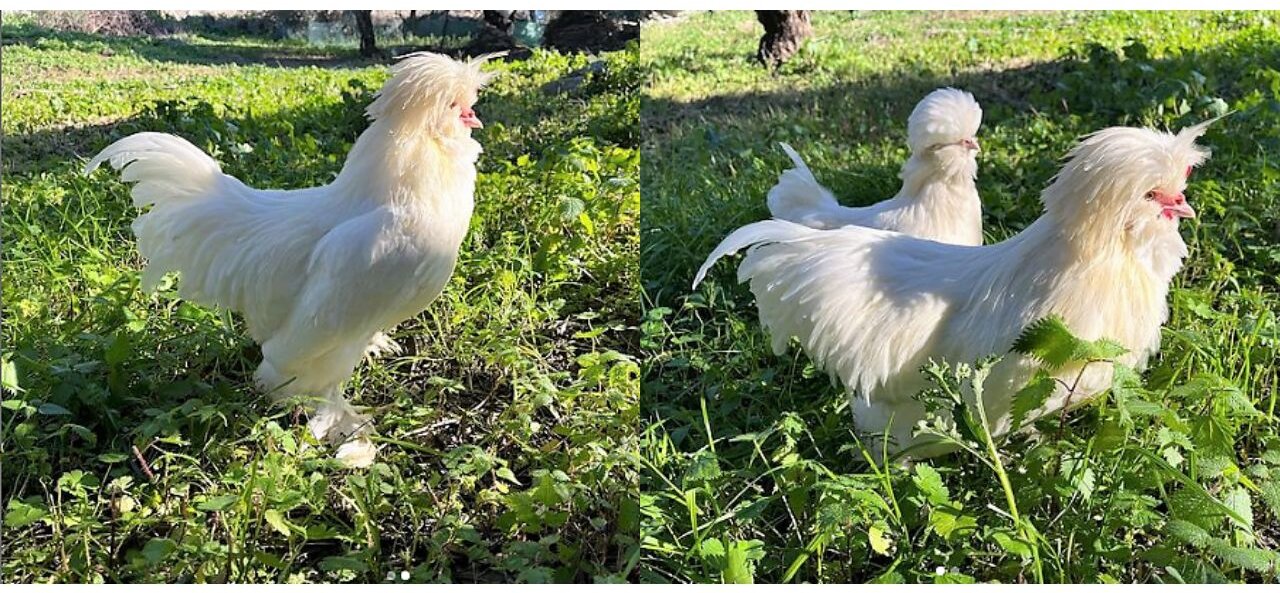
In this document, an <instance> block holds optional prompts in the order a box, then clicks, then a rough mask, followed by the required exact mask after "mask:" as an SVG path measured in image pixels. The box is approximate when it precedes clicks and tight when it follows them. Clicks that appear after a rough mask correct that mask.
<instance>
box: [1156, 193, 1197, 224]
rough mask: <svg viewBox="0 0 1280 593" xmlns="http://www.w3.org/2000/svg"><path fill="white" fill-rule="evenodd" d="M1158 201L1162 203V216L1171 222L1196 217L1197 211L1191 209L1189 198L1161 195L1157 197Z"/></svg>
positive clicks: (1176, 195)
mask: <svg viewBox="0 0 1280 593" xmlns="http://www.w3.org/2000/svg"><path fill="white" fill-rule="evenodd" d="M1156 200H1157V201H1158V202H1160V216H1163V217H1165V218H1167V219H1169V220H1174V219H1177V218H1195V217H1196V211H1195V210H1194V209H1192V208H1191V204H1188V203H1187V197H1186V196H1184V195H1182V194H1175V195H1172V196H1170V195H1167V194H1161V195H1158V196H1157V197H1156Z"/></svg>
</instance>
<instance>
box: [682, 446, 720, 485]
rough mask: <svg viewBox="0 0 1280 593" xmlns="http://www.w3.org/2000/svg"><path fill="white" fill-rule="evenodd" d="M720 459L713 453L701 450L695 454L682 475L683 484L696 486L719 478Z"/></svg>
mask: <svg viewBox="0 0 1280 593" xmlns="http://www.w3.org/2000/svg"><path fill="white" fill-rule="evenodd" d="M720 474H721V470H720V459H719V458H718V457H716V454H715V453H712V452H711V451H707V450H703V451H700V452H698V453H696V454H695V455H694V456H693V459H691V460H690V461H689V467H688V468H687V469H686V470H685V473H684V483H685V484H697V483H702V482H707V481H710V480H714V479H716V478H718V477H720Z"/></svg>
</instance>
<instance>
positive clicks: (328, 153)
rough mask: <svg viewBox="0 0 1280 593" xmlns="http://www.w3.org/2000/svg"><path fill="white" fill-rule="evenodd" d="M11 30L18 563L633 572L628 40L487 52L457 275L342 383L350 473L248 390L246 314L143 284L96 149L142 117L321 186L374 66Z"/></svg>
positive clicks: (6, 481) (632, 68) (263, 578)
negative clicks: (384, 351)
mask: <svg viewBox="0 0 1280 593" xmlns="http://www.w3.org/2000/svg"><path fill="white" fill-rule="evenodd" d="M3 37H4V50H3V51H4V60H3V71H2V74H3V81H4V86H3V97H2V98H3V133H4V140H3V156H4V172H3V238H4V240H3V258H4V283H3V301H4V308H3V318H4V326H3V370H4V373H3V379H4V401H3V411H2V412H3V415H4V422H3V428H2V429H0V435H2V437H3V438H2V441H0V443H2V450H3V458H2V460H0V467H2V468H3V479H2V481H0V489H2V490H3V494H2V498H3V504H2V506H3V513H4V518H3V524H4V528H3V529H4V533H3V538H0V539H2V540H3V543H2V544H0V545H2V549H0V558H2V559H3V560H2V563H3V577H2V580H4V581H5V582H93V581H108V582H112V581H125V582H133V581H148V582H153V581H154V582H221V581H233V582H314V581H323V582H334V581H374V582H378V581H384V580H396V581H401V580H409V581H414V582H422V581H542V582H546V581H593V580H601V581H617V580H626V579H629V578H633V577H634V574H635V572H634V571H635V566H636V563H637V562H638V560H639V556H640V550H639V543H638V539H637V536H636V534H637V533H638V512H639V509H638V505H637V502H636V497H635V489H636V483H637V475H638V469H637V467H636V466H635V458H634V455H633V454H631V453H629V452H631V451H634V450H635V448H636V443H637V441H638V435H637V426H638V411H639V408H638V400H639V382H638V373H639V367H638V356H637V354H638V349H639V333H638V326H639V322H640V317H639V302H640V298H639V294H638V278H637V274H638V270H637V266H636V261H637V258H638V252H639V239H638V217H639V213H640V194H639V172H640V171H639V167H640V160H639V137H638V133H637V124H636V122H637V117H638V110H639V104H640V101H639V97H638V85H639V84H640V83H641V82H642V80H643V77H642V76H641V75H640V71H639V70H638V49H637V48H636V46H635V45H632V46H631V48H630V49H629V50H627V51H622V52H616V53H612V54H607V55H605V56H604V59H605V60H606V62H607V67H606V69H605V70H604V71H603V73H601V74H593V75H590V76H588V77H587V79H586V80H585V81H584V82H583V83H582V84H580V85H578V86H577V87H576V88H572V89H570V90H566V91H564V92H560V93H551V92H548V91H545V90H543V86H544V85H546V84H547V83H550V82H552V81H555V80H558V79H560V78H561V77H563V76H565V75H567V74H569V73H572V72H574V71H576V70H578V69H580V68H583V67H584V66H586V65H587V63H588V61H589V59H588V58H587V57H585V56H581V55H575V56H569V55H560V54H557V53H554V52H546V51H535V52H534V53H533V55H532V56H531V57H529V58H528V59H524V60H519V61H513V62H508V63H501V62H499V63H495V65H494V66H493V67H494V68H496V69H498V70H500V71H501V72H502V76H500V77H499V78H498V79H497V80H496V81H495V82H494V83H493V85H492V86H491V87H490V89H489V90H488V91H486V92H485V93H483V94H482V98H481V101H480V103H479V104H478V105H477V107H476V109H477V111H478V113H480V114H481V116H482V117H483V118H484V121H485V122H486V124H487V125H486V127H485V128H484V129H483V130H479V131H478V132H477V136H476V137H477V139H478V140H479V141H480V143H481V144H482V145H484V148H485V153H484V154H483V155H482V156H481V158H480V161H479V163H478V167H479V170H480V173H479V179H478V181H477V185H476V186H477V195H476V212H475V216H474V218H473V220H472V224H471V229H470V232H469V234H468V236H467V239H466V241H465V243H464V244H463V247H462V253H461V256H460V260H459V262H458V266H457V271H456V272H455V274H454V276H453V278H452V279H451V281H450V282H449V284H448V286H447V288H446V289H445V292H444V294H443V295H442V296H441V298H440V299H439V300H437V301H436V302H435V303H434V304H432V305H431V307H430V308H428V309H427V310H426V311H425V312H424V313H422V314H421V315H419V316H418V317H417V318H415V319H413V320H410V321H409V322H406V323H404V324H402V325H401V326H400V327H399V328H398V329H397V330H396V331H395V332H394V334H393V337H394V338H395V339H396V341H398V342H399V343H400V344H401V345H402V346H404V348H405V353H404V354H403V355H399V356H396V357H393V358H389V359H382V360H379V361H377V362H375V363H372V364H365V365H362V366H361V367H360V369H359V370H358V371H357V374H356V377H355V378H354V379H353V380H352V382H351V384H350V385H349V387H348V394H349V397H353V400H354V403H355V404H356V405H360V406H366V407H368V408H370V409H371V410H372V414H373V416H374V418H376V429H377V431H378V433H379V435H380V436H379V438H378V442H379V444H380V445H381V447H382V451H381V453H380V456H379V459H378V463H376V464H375V465H374V466H373V467H371V468H369V469H368V470H363V471H352V470H348V469H344V468H342V467H341V466H340V465H339V464H338V463H337V462H335V461H334V460H333V459H332V451H331V450H330V449H329V448H328V447H326V446H322V445H316V444H315V443H314V441H313V439H311V438H310V436H309V433H308V432H307V430H306V427H305V418H299V416H298V415H297V414H296V413H295V411H294V410H291V409H284V408H279V407H272V406H271V405H269V404H268V403H267V402H266V401H265V399H264V398H263V397H262V396H261V395H260V394H258V393H256V392H255V391H254V389H253V388H252V371H253V369H254V367H255V366H256V363H257V361H258V360H259V358H260V354H259V351H258V349H257V347H256V346H255V345H254V344H253V343H252V342H251V341H250V340H249V339H248V337H247V336H246V335H245V334H244V332H243V331H242V327H241V324H240V322H239V320H238V319H237V318H236V317H235V316H234V315H231V314H229V313H227V312H225V311H219V310H215V309H210V308H204V307H200V306H196V305H194V304H191V303H187V302H183V301H181V300H179V299H178V298H177V297H176V294H177V291H176V283H175V282H174V281H169V282H166V283H165V284H164V285H163V286H162V288H161V290H160V291H159V293H158V294H157V295H154V296H148V295H144V294H142V293H141V291H140V289H139V286H138V282H139V271H140V269H141V267H142V264H143V262H141V261H140V260H139V257H138V255H137V252H136V249H135V248H134V244H133V236H132V233H131V232H130V230H129V226H128V225H129V222H130V220H131V219H132V217H133V216H134V215H135V214H136V212H135V211H133V209H132V208H131V207H130V205H129V198H128V188H127V186H126V185H125V184H123V183H122V182H121V181H120V180H119V176H118V175H113V174H107V173H102V172H100V173H97V174H94V175H92V176H89V177H84V176H82V175H81V174H80V171H81V169H82V167H83V166H84V163H85V161H86V159H87V158H88V157H90V156H92V155H93V154H94V153H96V152H97V151H98V150H100V149H101V148H103V147H104V146H106V145H107V144H108V143H110V142H111V141H113V140H115V139H118V138H121V137H123V136H125V135H127V134H130V133H134V132H139V131H144V130H150V131H161V132H170V133H175V134H178V135H181V136H183V137H185V138H187V139H189V140H191V141H192V142H193V143H195V144H196V145H197V146H199V147H201V148H202V149H204V150H206V151H208V152H209V153H210V154H211V155H212V156H213V157H214V159H216V160H217V161H218V162H219V163H221V164H222V166H223V169H224V171H225V172H227V173H229V174H231V175H234V176H236V177H238V178H239V179H241V180H243V181H244V182H246V183H248V184H249V185H252V186H256V187H274V188H293V187H306V186H313V185H319V184H323V183H326V182H327V181H329V180H330V179H332V178H333V176H334V175H335V174H336V173H337V171H338V170H339V168H340V167H341V165H342V163H343V159H344V158H345V155H346V152H347V150H348V149H349V148H350V146H351V144H352V142H353V141H354V140H355V138H356V136H357V134H359V132H360V131H361V130H362V129H363V127H364V125H365V121H364V119H363V109H364V107H365V105H367V104H368V103H369V102H370V101H371V100H372V94H373V91H374V90H376V89H377V88H378V87H379V86H380V85H381V83H382V81H383V80H385V77H386V68H385V66H386V63H385V62H370V61H364V60H361V59H360V58H359V57H358V56H356V54H355V51H354V50H353V49H351V48H340V47H336V48H324V47H308V46H305V45H301V44H298V43H296V42H294V43H277V42H270V41H263V40H259V39H253V38H233V39H212V38H206V37H200V36H192V35H183V36H171V37H163V38H140V37H138V38H130V37H125V38H104V37H94V36H87V35H80V34H71V33H52V32H49V31H47V30H42V29H40V28H38V27H36V26H35V25H34V24H33V23H31V22H29V21H26V20H23V19H22V18H21V17H18V18H15V17H12V16H10V15H6V19H5V23H4V28H3ZM402 49H403V48H402ZM397 51H400V50H397Z"/></svg>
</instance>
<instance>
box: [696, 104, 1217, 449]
mask: <svg viewBox="0 0 1280 593" xmlns="http://www.w3.org/2000/svg"><path fill="white" fill-rule="evenodd" d="M1207 125H1208V122H1206V123H1204V124H1200V125H1197V126H1194V127H1191V128H1188V129H1185V130H1183V131H1182V132H1181V133H1179V134H1176V135H1174V134H1170V133H1164V132H1157V131H1153V130H1147V129H1137V128H1121V127H1117V128H1108V129H1105V130H1102V131H1100V132H1097V133H1095V134H1093V135H1091V136H1089V137H1087V138H1086V139H1084V140H1083V141H1082V142H1081V143H1080V144H1078V145H1077V146H1076V147H1075V148H1074V149H1073V150H1071V152H1070V153H1069V154H1068V159H1069V160H1068V161H1067V162H1066V164H1065V165H1064V166H1063V168H1062V170H1061V171H1059V172H1058V174H1057V176H1056V177H1055V178H1054V180H1053V182H1052V183H1051V184H1050V185H1049V187H1048V188H1047V189H1045V190H1044V192H1043V193H1042V194H1041V200H1042V201H1043V203H1044V209H1045V212H1044V214H1043V215H1042V216H1041V217H1040V218H1039V219H1038V220H1037V221H1036V222H1035V223H1033V224H1032V225H1031V226H1029V227H1027V228H1026V229H1025V230H1023V231H1022V232H1021V233H1019V234H1018V235H1016V236H1014V237H1012V238H1010V239H1008V240H1006V241H1003V242H1001V243H997V244H994V245H988V246H976V247H970V246H959V245H946V244H942V243H936V242H933V241H927V240H923V239H917V238H913V237H909V236H907V235H903V234H900V233H894V232H888V231H882V230H876V229H868V228H862V227H853V226H850V227H843V228H840V229H836V230H814V229H810V228H808V227H805V226H802V225H799V224H795V223H792V222H786V221H779V220H770V221H764V222H758V223H755V224H751V225H747V226H745V227H743V228H740V229H738V230H737V231H735V232H734V233H733V234H731V235H730V236H729V237H728V238H726V239H725V240H724V241H723V242H722V243H721V244H720V246H719V247H717V248H716V250H715V251H714V252H713V253H712V254H711V256H710V257H709V258H708V259H707V262H706V264H704V265H703V267H702V269H701V270H699V272H698V276H697V279H696V280H695V281H694V286H695V287H696V286H697V284H698V283H699V282H700V281H701V280H702V278H703V276H704V275H705V273H706V271H707V269H708V268H709V267H710V266H711V265H712V264H714V263H715V261H716V260H718V259H719V258H721V257H723V256H725V255H728V254H732V253H734V252H735V251H737V250H738V249H741V248H743V247H750V249H749V250H748V252H747V255H746V257H745V258H744V259H743V261H742V264H741V266H740V267H739V268H738V278H739V280H740V281H750V283H751V291H752V292H753V293H754V294H755V296H756V300H757V307H758V308H759V312H760V320H761V322H762V324H763V325H764V326H765V328H766V329H767V330H768V331H769V333H770V334H771V338H772V343H773V349H774V351H775V352H776V353H779V354H781V353H782V352H784V351H785V350H786V348H787V345H788V342H789V340H790V339H791V338H792V337H796V338H799V340H800V343H801V344H802V345H803V347H804V350H805V352H806V353H807V354H808V355H809V357H810V358H811V359H812V360H813V361H814V362H815V363H816V364H817V365H818V366H819V367H821V368H824V369H826V370H827V371H828V372H829V373H831V374H832V375H833V376H835V377H838V378H839V380H840V381H841V382H842V383H843V384H844V386H845V388H846V389H848V390H849V391H850V393H851V394H857V396H854V397H852V408H853V412H854V416H855V425H856V427H857V429H858V431H859V432H862V433H865V434H870V435H880V434H883V433H884V432H885V431H886V428H888V434H889V435H890V437H891V439H892V441H891V442H890V443H889V447H888V450H889V451H890V452H895V451H900V450H902V449H904V448H909V447H912V446H913V445H915V444H917V443H919V442H925V441H924V440H919V441H917V440H916V439H915V437H914V436H913V428H914V427H915V425H916V424H917V422H918V421H919V420H921V419H922V418H923V417H924V407H923V405H922V404H921V403H920V402H918V401H916V400H914V399H913V397H912V396H914V395H916V394H917V393H918V392H919V391H921V390H922V389H924V388H925V387H926V384H925V380H924V378H923V377H922V376H921V373H920V372H919V369H920V368H921V367H922V366H924V365H925V363H926V362H928V361H929V360H930V359H934V360H947V361H951V362H970V363H972V362H974V361H976V360H979V359H981V358H984V357H986V356H989V355H992V354H1005V353H1007V352H1009V349H1010V347H1011V345H1012V344H1013V342H1014V340H1015V339H1016V338H1017V337H1018V335H1019V333H1020V332H1021V331H1022V330H1023V328H1025V327H1026V326H1028V325H1029V324H1030V323H1032V322H1033V321H1035V320H1038V319H1041V318H1043V317H1046V316H1049V315H1051V314H1056V315H1058V316H1060V317H1061V318H1062V319H1063V320H1064V321H1065V322H1066V324H1067V326H1068V327H1069V328H1070V329H1071V330H1072V332H1074V333H1075V334H1076V335H1077V336H1079V337H1081V338H1084V339H1089V340H1094V339H1098V338H1101V337H1108V338H1111V339H1113V340H1116V341H1118V342H1119V343H1120V344H1121V345H1123V346H1124V347H1125V348H1128V350H1129V352H1128V354H1126V355H1124V356H1122V357H1121V358H1120V362H1122V363H1124V364H1127V365H1131V366H1135V367H1139V368H1141V367H1143V366H1144V365H1145V364H1146V361H1147V359H1148V358H1149V357H1150V356H1151V355H1152V354H1154V353H1155V352H1156V351H1157V350H1158V349H1159V347H1160V326H1161V324H1163V323H1164V321H1165V320H1166V318H1167V316H1168V307H1167V304H1166V302H1165V301H1166V296H1167V293H1168V289H1169V283H1170V282H1171V281H1172V278H1173V276H1174V274H1175V273H1176V272H1177V271H1178V270H1179V269H1180V268H1181V266H1182V260H1183V258H1184V257H1185V256H1186V255H1187V248H1186V245H1185V244H1184V243H1183V241H1182V237H1181V236H1180V235H1179V234H1178V220H1179V219H1181V218H1191V217H1194V216H1195V212H1194V211H1193V210H1192V209H1191V207H1190V206H1189V205H1188V204H1187V202H1186V199H1185V198H1184V196H1183V191H1184V190H1185V187H1186V179H1187V177H1188V176H1189V175H1190V174H1191V168H1192V167H1194V166H1196V165H1198V164H1199V163H1200V162H1201V161H1203V160H1204V159H1205V158H1206V157H1207V156H1208V153H1207V151H1205V150H1203V149H1201V148H1199V147H1197V146H1196V145H1195V139H1196V138H1197V137H1198V136H1200V135H1201V134H1202V133H1203V132H1204V130H1205V128H1206V127H1207ZM1036 368H1038V365H1037V364H1036V362H1035V361H1034V360H1031V359H1029V358H1028V357H1025V356H1021V355H1009V356H1007V357H1005V358H1004V359H1003V360H1002V361H1001V362H1000V363H999V364H998V365H996V367H994V368H993V369H992V371H991V375H990V377H989V379H988V381H987V383H986V397H985V398H984V399H985V402H986V404H987V415H988V418H991V419H992V423H993V433H994V434H1002V433H1005V432H1007V431H1008V430H1009V427H1010V417H1009V414H1008V412H1009V410H1010V406H1011V402H1012V397H1013V394H1014V393H1015V392H1016V391H1017V390H1018V389H1019V388H1020V387H1021V386H1023V385H1024V384H1026V383H1027V381H1028V380H1029V379H1030V378H1031V376H1032V374H1033V372H1034V371H1035V369H1036ZM1079 370H1080V367H1079V366H1075V367H1071V366H1067V367H1064V368H1062V369H1060V370H1058V371H1056V374H1055V376H1056V377H1059V378H1064V379H1065V378H1074V377H1075V375H1076V373H1077V372H1079ZM1111 375H1112V369H1111V367H1110V365H1103V364H1093V365H1089V366H1088V367H1087V368H1086V370H1085V373H1084V375H1083V378H1082V380H1081V381H1080V383H1079V387H1078V389H1077V391H1076V392H1075V394H1074V395H1073V396H1072V398H1071V403H1079V402H1082V401H1084V400H1085V399H1086V398H1088V397H1089V396H1092V395H1094V394H1096V393H1098V392H1099V391H1101V390H1103V389H1106V388H1107V387H1108V386H1110V382H1111ZM859 396H860V397H859ZM1066 398H1067V392H1066V391H1065V389H1063V388H1062V387H1061V386H1059V390H1058V391H1057V392H1056V393H1054V394H1051V395H1050V396H1049V398H1048V400H1046V403H1045V405H1044V407H1043V408H1042V409H1041V410H1040V411H1039V412H1036V413H1033V416H1035V415H1038V414H1043V413H1049V412H1053V411H1056V410H1059V409H1061V408H1062V407H1063V406H1064V405H1065V404H1066V401H1065V400H1066ZM931 450H933V452H932V453H924V454H923V455H922V456H928V455H930V454H934V453H938V452H941V451H937V450H936V447H934V448H931ZM912 454H913V455H914V454H915V452H914V451H913V452H912Z"/></svg>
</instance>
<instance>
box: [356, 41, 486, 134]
mask: <svg viewBox="0 0 1280 593" xmlns="http://www.w3.org/2000/svg"><path fill="white" fill-rule="evenodd" d="M500 55H502V54H487V55H483V56H479V57H476V58H472V59H469V60H455V59H453V58H450V57H449V56H445V55H442V54H436V53H430V52H417V53H412V54H408V55H405V56H401V58H400V61H399V62H396V64H395V65H393V66H392V67H391V78H390V79H389V80H387V82H386V84H384V85H383V86H382V89H381V90H380V91H378V97H377V98H376V99H375V100H374V101H373V103H371V104H370V105H369V108H368V109H367V110H366V112H367V113H368V115H369V117H370V119H373V120H375V121H378V122H389V123H391V125H392V126H394V127H395V129H397V130H406V131H408V132H410V133H413V132H421V133H424V134H427V135H430V136H436V137H441V138H455V137H462V136H468V135H470V133H471V129H472V128H479V127H483V125H484V124H482V123H481V121H480V118H479V117H478V116H477V115H476V112H475V103H476V101H477V99H478V98H479V93H480V89H481V88H483V87H484V85H485V84H486V83H488V82H489V80H490V79H492V78H493V76H494V74H493V73H492V72H484V71H482V70H481V66H483V65H484V63H485V62H487V61H488V60H490V59H492V58H494V57H498V56H500Z"/></svg>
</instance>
